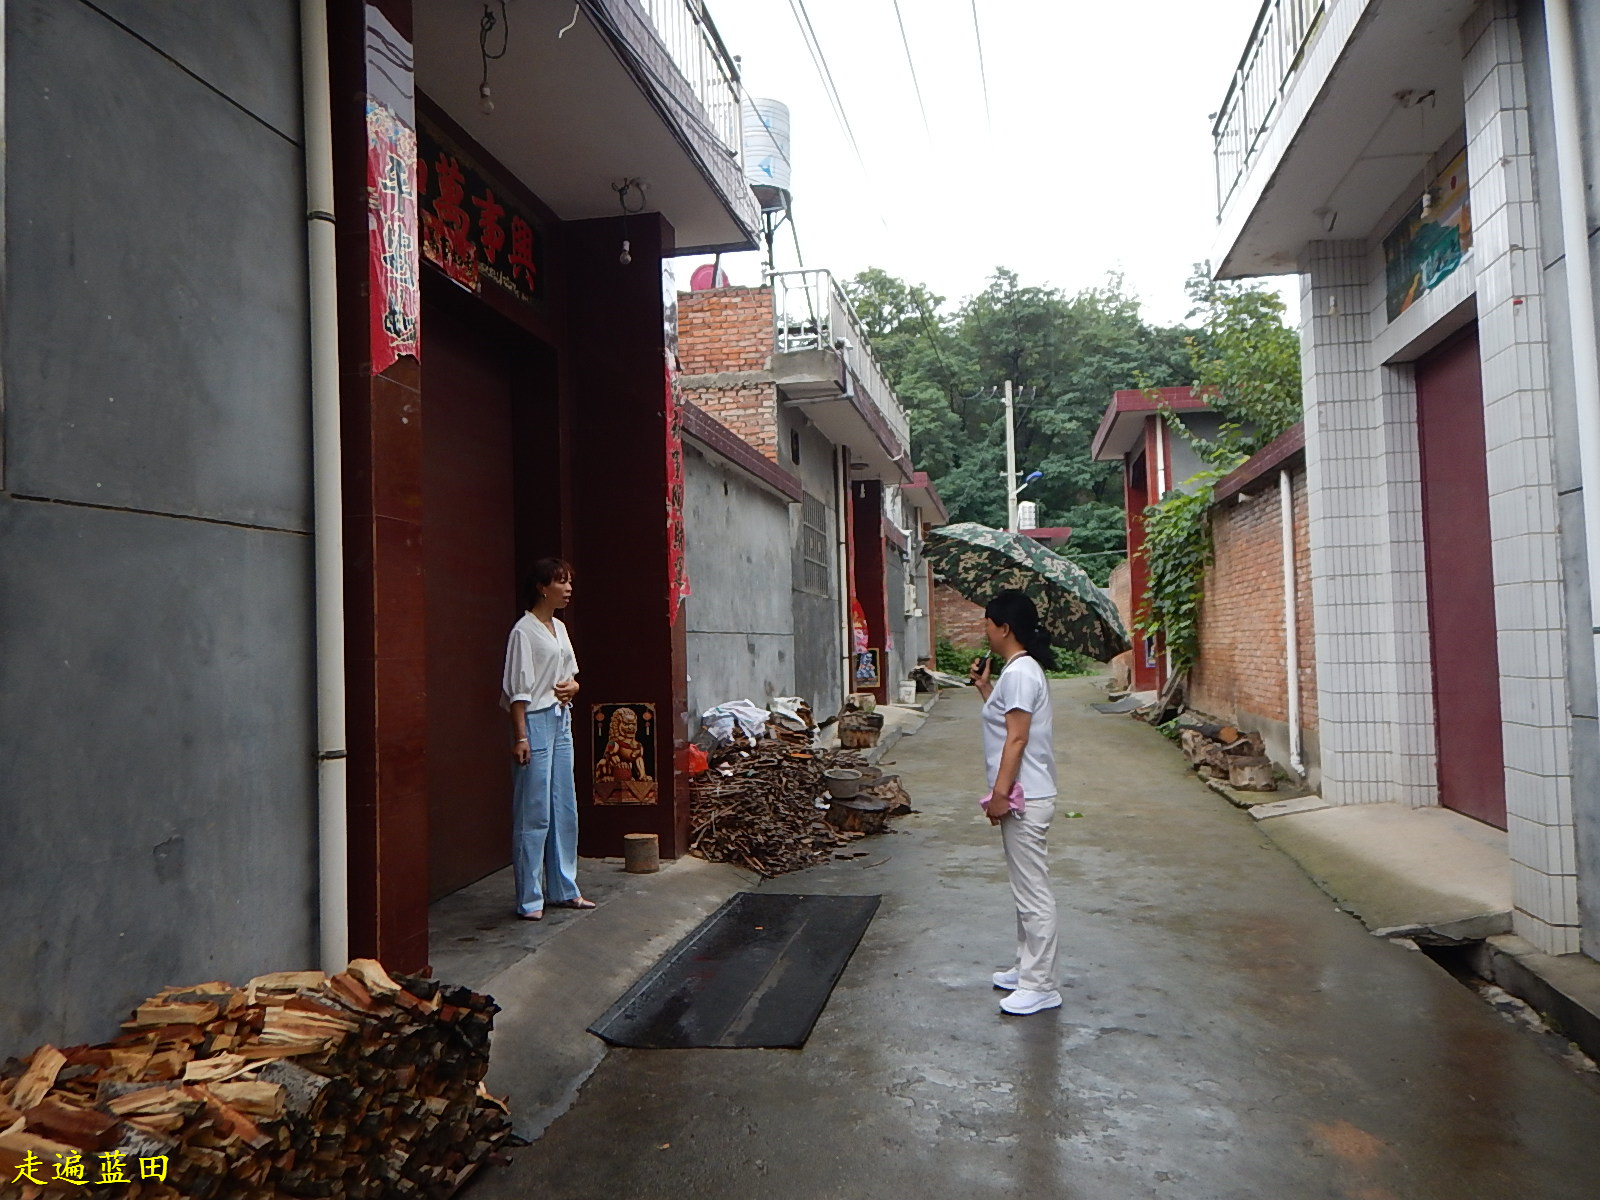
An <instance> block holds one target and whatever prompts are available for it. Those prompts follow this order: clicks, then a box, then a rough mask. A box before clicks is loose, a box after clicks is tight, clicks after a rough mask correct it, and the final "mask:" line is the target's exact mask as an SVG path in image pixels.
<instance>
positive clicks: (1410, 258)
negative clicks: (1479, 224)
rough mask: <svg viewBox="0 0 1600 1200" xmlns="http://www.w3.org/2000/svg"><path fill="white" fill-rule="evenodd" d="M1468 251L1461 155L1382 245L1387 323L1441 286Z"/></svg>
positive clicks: (1468, 219) (1467, 214)
mask: <svg viewBox="0 0 1600 1200" xmlns="http://www.w3.org/2000/svg"><path fill="white" fill-rule="evenodd" d="M1470 249H1472V207H1471V204H1470V203H1469V200H1468V188H1467V152H1466V151H1465V150H1463V151H1462V152H1461V153H1460V154H1458V155H1456V156H1455V158H1453V159H1452V160H1451V161H1450V165H1449V166H1447V167H1445V169H1444V170H1443V171H1440V172H1439V175H1438V177H1437V178H1436V179H1435V180H1434V181H1433V182H1432V183H1430V184H1429V185H1428V189H1427V191H1425V192H1424V193H1423V195H1422V198H1421V199H1419V200H1418V201H1417V203H1416V204H1415V205H1413V206H1412V208H1411V211H1410V212H1408V213H1406V215H1405V216H1404V217H1402V218H1401V220H1400V223H1399V224H1398V225H1396V226H1395V227H1394V229H1393V230H1391V231H1390V233H1389V236H1388V237H1386V238H1384V239H1383V263H1384V272H1385V283H1386V284H1387V291H1388V302H1387V305H1386V308H1387V311H1388V314H1389V320H1391V321H1392V320H1394V319H1395V318H1396V317H1398V316H1399V315H1400V314H1401V313H1403V312H1405V310H1406V309H1408V308H1410V307H1411V306H1412V305H1413V304H1415V303H1416V302H1417V301H1418V300H1420V299H1421V298H1422V297H1423V296H1426V295H1427V294H1428V293H1429V292H1431V291H1433V289H1434V288H1436V287H1438V286H1439V284H1440V283H1442V282H1444V280H1445V279H1446V278H1448V277H1449V275H1450V273H1451V272H1452V271H1454V270H1455V269H1456V268H1457V267H1458V266H1460V265H1461V257H1462V255H1464V254H1465V253H1466V252H1467V251H1468V250H1470Z"/></svg>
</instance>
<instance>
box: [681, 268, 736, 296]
mask: <svg viewBox="0 0 1600 1200" xmlns="http://www.w3.org/2000/svg"><path fill="white" fill-rule="evenodd" d="M727 286H728V273H727V272H726V271H722V270H719V269H718V268H717V265H716V263H701V264H700V265H699V266H698V267H696V268H695V269H694V274H693V275H691V276H689V290H690V291H691V292H709V291H710V290H711V289H712V288H725V287H727Z"/></svg>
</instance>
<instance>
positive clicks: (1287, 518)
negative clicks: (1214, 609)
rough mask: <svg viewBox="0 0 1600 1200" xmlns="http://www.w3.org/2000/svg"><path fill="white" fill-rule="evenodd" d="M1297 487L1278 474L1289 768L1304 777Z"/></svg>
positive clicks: (1280, 472)
mask: <svg viewBox="0 0 1600 1200" xmlns="http://www.w3.org/2000/svg"><path fill="white" fill-rule="evenodd" d="M1293 489H1294V484H1293V481H1292V480H1291V479H1290V478H1289V472H1288V471H1287V470H1281V471H1279V472H1278V512H1279V518H1278V519H1279V522H1280V524H1281V525H1282V527H1283V538H1282V541H1283V658H1284V663H1283V670H1284V684H1285V687H1286V689H1287V693H1288V697H1289V714H1288V716H1289V769H1290V770H1291V771H1293V772H1294V773H1295V774H1296V775H1298V776H1300V778H1302V779H1304V778H1305V776H1306V765H1305V760H1304V757H1303V755H1302V753H1301V747H1300V629H1299V605H1298V601H1299V594H1298V592H1299V589H1298V588H1297V586H1296V582H1295V570H1294V490H1293Z"/></svg>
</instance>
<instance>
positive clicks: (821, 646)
mask: <svg viewBox="0 0 1600 1200" xmlns="http://www.w3.org/2000/svg"><path fill="white" fill-rule="evenodd" d="M784 412H785V419H786V420H788V421H791V422H793V425H792V428H794V429H795V430H796V431H797V432H798V433H799V435H800V461H799V462H798V463H794V464H792V466H793V469H794V470H796V471H797V472H798V473H799V475H800V483H801V486H802V487H803V488H804V489H805V494H806V496H807V498H808V499H807V501H806V502H805V503H804V504H796V505H792V506H791V507H790V519H791V529H790V536H791V540H792V544H793V546H794V570H793V575H792V587H793V592H792V598H791V604H792V608H793V614H794V616H793V619H794V634H795V646H794V653H795V664H794V678H795V694H796V695H799V696H804V697H805V698H806V699H807V700H809V701H810V702H811V709H812V712H813V713H814V714H815V716H816V718H817V720H819V721H820V720H822V719H823V718H824V717H830V716H832V715H833V714H834V713H836V712H838V711H839V707H840V704H841V702H842V701H843V699H844V692H845V687H844V660H843V654H844V646H843V634H842V630H841V627H840V622H841V618H840V611H841V610H840V607H839V549H838V546H839V504H838V489H837V487H836V485H835V477H834V458H833V453H834V451H833V443H832V442H830V441H828V439H827V438H825V437H823V436H822V434H821V433H820V432H818V430H817V428H816V427H815V426H814V425H812V424H811V422H810V421H807V420H806V419H805V418H804V417H803V416H802V415H800V414H799V413H798V412H795V411H793V410H788V409H786V410H784ZM784 444H785V445H788V444H789V439H788V435H787V434H785V435H784ZM808 510H809V513H810V514H811V517H812V519H810V520H808V516H807V514H808ZM816 519H820V522H821V524H820V526H818V525H817V524H816V523H815V521H816ZM808 523H809V524H811V525H812V529H813V532H812V533H811V534H809V535H808V534H807V531H806V530H805V529H804V528H803V526H804V525H806V524H808ZM819 527H820V529H821V534H822V537H821V542H822V545H821V547H820V549H821V551H822V568H821V569H820V570H818V569H817V568H816V567H815V565H814V564H813V565H812V566H811V567H810V568H809V569H808V567H807V559H808V557H811V556H812V555H811V553H809V552H808V547H807V540H808V537H809V539H810V541H811V542H812V545H811V547H810V551H811V552H814V551H815V550H816V549H817V548H818V547H817V546H816V544H815V543H816V540H817V539H816V534H815V532H814V531H815V530H816V529H817V528H819Z"/></svg>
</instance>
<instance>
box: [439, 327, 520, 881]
mask: <svg viewBox="0 0 1600 1200" xmlns="http://www.w3.org/2000/svg"><path fill="white" fill-rule="evenodd" d="M422 328H423V347H422V395H423V408H424V414H423V428H422V443H423V463H422V467H423V470H422V480H423V546H422V549H423V561H424V564H425V570H426V572H427V579H426V594H427V663H428V674H427V687H428V701H427V714H428V726H427V732H426V739H427V762H428V767H427V772H428V815H429V820H430V823H431V828H430V832H429V839H428V866H429V892H430V894H431V895H432V896H433V897H435V898H437V897H439V896H442V895H445V894H447V893H449V892H453V891H455V890H456V889H457V888H460V887H464V886H465V885H467V884H469V883H471V882H473V881H474V880H477V879H481V878H482V877H483V876H485V875H488V874H490V873H491V872H493V871H496V870H499V869H500V868H501V867H503V866H505V865H506V864H507V863H509V862H510V861H511V765H510V764H511V758H510V749H509V745H510V744H509V735H508V734H507V732H506V730H507V728H508V726H507V724H506V717H505V714H503V713H502V712H501V711H500V707H499V697H500V672H501V668H502V665H503V663H504V657H505V645H506V635H507V634H508V633H509V632H510V630H511V625H512V623H513V622H514V621H515V620H516V619H517V616H518V615H519V613H518V609H517V597H516V569H517V564H516V503H515V500H516V495H515V486H514V485H515V477H514V464H513V457H512V455H513V451H512V376H511V363H512V356H511V349H510V347H509V346H508V345H507V343H506V341H505V340H504V339H503V338H502V337H499V336H496V335H497V333H498V332H499V331H498V327H497V326H493V325H489V324H488V323H482V324H479V325H477V326H474V325H472V324H469V323H467V322H465V321H462V320H461V319H459V317H458V316H457V314H456V313H454V312H452V311H449V310H446V309H444V308H441V307H439V306H437V305H432V306H429V307H427V308H426V309H425V311H424V313H423V322H422ZM508 903H509V901H508Z"/></svg>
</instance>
